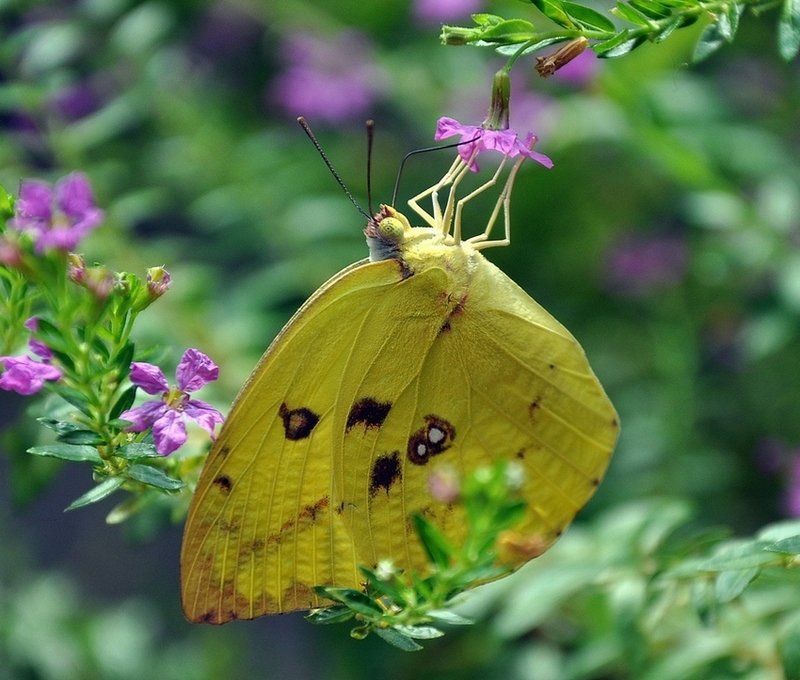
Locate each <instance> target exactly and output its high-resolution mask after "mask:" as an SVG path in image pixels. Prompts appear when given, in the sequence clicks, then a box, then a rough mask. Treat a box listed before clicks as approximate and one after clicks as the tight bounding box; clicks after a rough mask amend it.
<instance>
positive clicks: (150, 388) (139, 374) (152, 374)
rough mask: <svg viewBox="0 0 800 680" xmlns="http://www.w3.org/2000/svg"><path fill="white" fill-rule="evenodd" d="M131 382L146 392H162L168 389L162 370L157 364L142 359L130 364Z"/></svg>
mask: <svg viewBox="0 0 800 680" xmlns="http://www.w3.org/2000/svg"><path fill="white" fill-rule="evenodd" d="M131 382H132V383H133V384H134V385H136V386H138V387H141V388H142V389H143V390H144V391H145V392H147V394H163V393H164V392H167V391H168V390H169V383H168V382H167V378H166V376H165V375H164V372H163V371H162V370H161V369H160V368H159V367H158V366H155V365H153V364H148V363H147V362H144V361H134V362H133V363H132V364H131Z"/></svg>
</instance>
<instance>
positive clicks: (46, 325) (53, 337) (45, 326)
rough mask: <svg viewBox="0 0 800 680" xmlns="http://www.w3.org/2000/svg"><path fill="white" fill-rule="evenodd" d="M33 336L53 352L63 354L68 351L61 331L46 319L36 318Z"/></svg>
mask: <svg viewBox="0 0 800 680" xmlns="http://www.w3.org/2000/svg"><path fill="white" fill-rule="evenodd" d="M34 335H35V337H36V338H37V339H39V340H41V341H42V342H43V343H44V344H45V345H47V346H48V347H49V348H50V349H51V350H53V351H54V352H58V353H63V352H66V351H67V349H68V347H67V343H66V342H65V340H64V337H63V335H62V334H61V331H60V330H58V328H56V327H55V326H54V325H53V324H52V323H50V322H49V321H48V320H47V319H44V318H41V317H37V322H36V332H35V333H34Z"/></svg>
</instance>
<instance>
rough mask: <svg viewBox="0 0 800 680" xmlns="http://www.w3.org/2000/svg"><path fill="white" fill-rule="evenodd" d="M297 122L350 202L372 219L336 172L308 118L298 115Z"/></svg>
mask: <svg viewBox="0 0 800 680" xmlns="http://www.w3.org/2000/svg"><path fill="white" fill-rule="evenodd" d="M297 122H298V123H300V127H301V128H303V131H304V132H305V133H306V135H308V138H309V139H310V140H311V143H312V144H313V145H314V148H315V149H316V150H317V153H319V155H320V156H321V157H322V160H323V162H324V163H325V165H326V166H327V167H328V170H330V172H331V174H332V175H333V178H334V179H335V180H336V182H337V183H338V184H339V186H340V187H341V188H342V191H344V194H345V196H347V198H348V199H350V202H351V203H352V204H353V205H354V206H355V207H356V210H358V212H360V213H361V214H362V215H363V216H364V217H366V218H367V219H368V220H371V219H372V216H371V215H370V214H369V213H367V212H366V211H365V210H364V208H362V207H361V206H360V205H359V204H358V201H357V200H356V199H355V196H353V194H351V193H350V189H348V188H347V185H346V184H345V183H344V180H343V179H342V178H341V176H340V175H339V173H338V172H336V169H335V168H334V167H333V163H331V161H330V159H329V158H328V154H326V153H325V151H324V150H323V149H322V145H321V144H320V143H319V141H318V140H317V137H316V135H314V133H313V132H312V131H311V126H310V125H309V124H308V123H307V122H306V119H305V118H303V116H298V117H297Z"/></svg>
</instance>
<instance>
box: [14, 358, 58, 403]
mask: <svg viewBox="0 0 800 680" xmlns="http://www.w3.org/2000/svg"><path fill="white" fill-rule="evenodd" d="M0 365H2V367H3V369H4V370H3V372H2V374H0V389H4V390H9V391H11V392H17V393H18V394H25V395H29V394H36V393H37V392H38V391H39V390H41V389H42V387H43V386H44V381H45V380H58V379H59V378H60V377H61V371H60V370H59V369H58V368H56V367H55V366H51V365H50V364H47V363H42V362H40V361H34V360H33V359H31V358H30V357H28V356H17V357H8V356H7V357H0Z"/></svg>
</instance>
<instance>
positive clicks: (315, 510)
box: [266, 496, 330, 545]
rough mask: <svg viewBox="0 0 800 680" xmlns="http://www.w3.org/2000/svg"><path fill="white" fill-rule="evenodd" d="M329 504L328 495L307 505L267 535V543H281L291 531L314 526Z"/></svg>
mask: <svg viewBox="0 0 800 680" xmlns="http://www.w3.org/2000/svg"><path fill="white" fill-rule="evenodd" d="M329 504H330V499H329V498H328V497H327V496H323V497H322V498H320V499H319V500H318V501H317V502H316V503H313V504H311V505H306V506H305V507H304V508H303V509H302V510H301V511H300V514H299V515H297V517H292V518H290V519H287V520H286V521H285V522H284V523H283V524H281V526H280V528H279V529H278V530H277V531H276V532H275V533H273V534H270V535H269V536H267V541H266V542H267V544H268V545H276V544H279V543H280V542H281V541H282V540H283V537H284V536H286V535H287V534H288V533H289V532H290V531H292V530H294V531H302V530H303V529H307V528H308V527H310V526H312V525H313V524H314V522H316V521H317V519H319V517H320V515H321V514H322V513H323V512H324V511H325V509H326V508H327V507H328V505H329Z"/></svg>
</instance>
